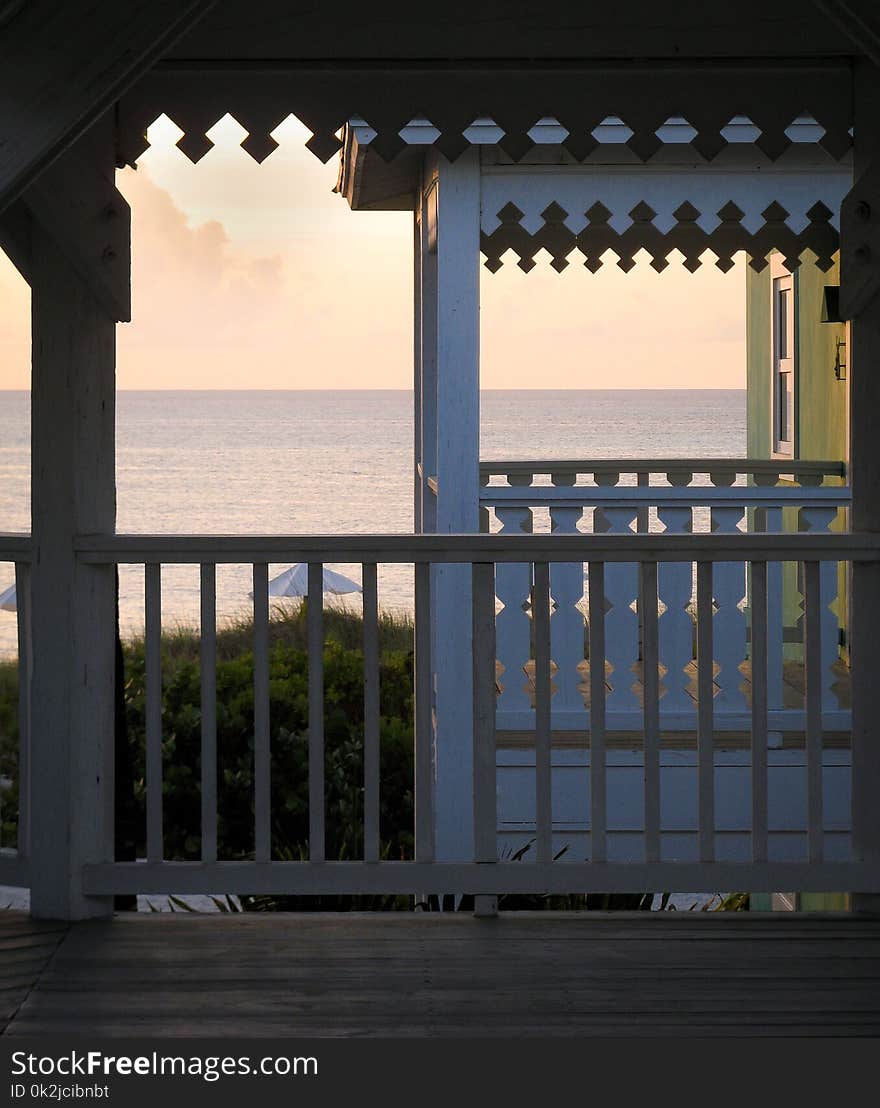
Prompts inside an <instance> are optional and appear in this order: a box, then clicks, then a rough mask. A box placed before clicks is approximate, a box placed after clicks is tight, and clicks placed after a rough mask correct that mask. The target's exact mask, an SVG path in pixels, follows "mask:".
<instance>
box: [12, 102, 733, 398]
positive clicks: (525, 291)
mask: <svg viewBox="0 0 880 1108" xmlns="http://www.w3.org/2000/svg"><path fill="white" fill-rule="evenodd" d="M179 135H180V132H179V130H178V129H177V128H176V127H175V125H174V124H173V123H171V122H170V121H169V120H167V119H164V118H163V119H162V120H160V121H159V122H158V123H156V124H155V125H154V126H153V127H152V128H151V129H150V138H151V140H152V143H153V145H152V146H151V148H150V149H149V150H148V151H147V152H146V153H145V154H144V156H143V157H142V158H141V160H140V163H139V168H138V170H137V172H134V171H132V170H130V169H129V170H124V171H122V172H121V173H120V174H119V176H118V182H119V187H120V189H121V190H122V192H123V193H124V194H125V196H126V197H127V198H128V200H129V202H130V203H131V205H132V209H133V247H132V253H133V301H134V321H133V322H132V323H131V324H127V325H124V326H121V327H120V328H119V330H118V341H119V363H118V383H119V387H120V388H122V389H169V388H177V389H215V388H222V389H238V388H241V389H315V388H323V389H328V388H329V389H332V388H339V389H352V388H401V389H406V388H410V387H411V381H412V216H411V215H410V213H408V212H352V211H350V210H349V208H348V206H347V205H346V203H345V202H344V201H343V200H342V199H341V198H340V197H339V196H336V195H334V193H333V191H332V189H333V185H334V183H335V180H336V170H337V166H336V161H335V159H334V160H333V161H331V162H330V163H329V164H328V165H321V163H320V162H319V161H318V160H317V159H316V158H314V157H313V156H312V155H311V154H310V153H309V151H308V150H306V149H305V147H304V145H303V144H304V140H305V139H306V138H307V137H308V132H307V131H306V130H305V128H304V127H302V126H301V125H300V124H299V123H298V122H297V121H296V120H294V119H293V118H292V117H291V118H290V119H288V120H287V121H286V122H285V123H284V124H282V125H281V126H280V127H279V128H278V129H277V130H276V132H275V137H276V139H277V140H278V142H279V143H280V145H279V148H278V149H277V150H276V151H275V152H274V153H273V154H272V155H271V156H270V157H269V158H268V159H267V160H266V162H264V164H263V165H257V163H256V162H254V161H253V160H252V159H251V158H250V157H249V156H248V155H247V154H246V153H245V152H244V151H243V150H242V149H241V148H240V147H239V145H238V144H239V142H240V141H241V139H242V138H243V137H244V135H245V132H244V131H243V130H242V129H241V128H240V127H239V126H238V124H237V123H235V122H234V121H233V120H231V119H230V118H229V117H227V118H226V119H225V120H223V121H221V122H220V123H219V124H217V126H216V127H214V128H213V130H212V131H211V132H209V135H210V137H211V138H212V139H213V141H214V142H215V144H216V145H215V147H214V148H213V149H212V150H211V151H210V152H209V153H208V154H207V155H206V156H205V157H204V158H203V159H202V161H201V162H199V163H198V165H193V164H192V163H191V162H190V161H189V160H188V159H187V158H186V157H185V156H184V155H183V154H182V153H181V152H180V151H179V150H177V149H176V148H175V146H174V142H175V141H176V139H177V138H178V137H179ZM744 283H745V278H744V272H743V265H742V263H738V264H737V265H736V267H735V268H734V269H733V270H732V271H731V272H730V273H729V274H727V275H724V274H721V273H720V272H719V271H718V270H717V269H716V268H715V267H714V266H713V265H712V264H711V262H709V264H706V265H704V266H703V268H702V269H701V270H700V271H699V272H698V273H696V274H690V273H688V272H687V271H686V270H684V269H683V268H682V266H681V265H680V264H679V263H678V262H676V261H675V260H674V259H673V261H672V264H671V265H670V266H669V268H668V269H667V270H666V271H665V272H664V273H662V274H657V273H655V272H654V271H653V270H652V269H651V268H650V266H649V265H648V264H647V261H642V262H641V263H640V264H639V265H637V267H636V268H635V269H634V270H633V271H632V272H630V273H629V274H624V273H623V272H622V271H621V270H620V269H619V268H618V267H617V266H616V265H615V264H614V262H613V259H611V260H610V261H609V262H608V263H607V264H606V265H605V266H604V267H603V268H602V269H601V270H600V271H599V273H597V274H591V273H589V272H588V271H587V270H586V269H585V268H584V267H583V266H582V265H580V264H579V263H578V260H577V257H575V258H573V259H572V264H571V265H570V266H569V268H568V269H567V270H566V271H565V272H564V273H563V274H562V275H560V274H557V273H555V272H554V271H553V270H552V269H551V268H550V267H549V265H548V264H547V263H546V260H543V261H542V260H540V259H539V264H538V266H537V267H536V268H535V269H534V270H533V271H532V272H531V273H529V274H528V275H526V274H524V273H522V272H521V271H520V270H519V269H518V268H517V266H516V265H515V263H514V262H513V261H510V262H508V264H506V265H505V266H504V267H503V268H502V269H501V270H500V272H498V273H497V274H494V275H493V274H490V273H488V272H487V271H485V270H484V271H483V280H482V330H483V344H482V385H483V387H484V388H489V389H493V388H494V389H498V388H676V387H681V388H713V387H718V388H742V387H744V384H745V354H744V335H745V308H744V305H745V292H744ZM28 295H29V294H28V289H27V287H26V285H25V283H24V282H23V281H22V280H21V278H20V277H19V276H18V274H17V273H16V271H15V270H14V269H13V267H12V265H11V263H9V262H8V261H7V260H6V259H5V257H4V256H3V255H2V254H0V388H5V389H23V388H28V387H29V381H30V321H29V310H28Z"/></svg>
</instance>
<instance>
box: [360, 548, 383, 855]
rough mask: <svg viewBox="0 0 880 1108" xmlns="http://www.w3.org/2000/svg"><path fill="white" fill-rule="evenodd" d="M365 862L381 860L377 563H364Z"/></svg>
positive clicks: (362, 573)
mask: <svg viewBox="0 0 880 1108" xmlns="http://www.w3.org/2000/svg"><path fill="white" fill-rule="evenodd" d="M361 579H362V581H363V598H364V607H363V613H364V861H365V862H378V861H379V597H378V583H377V567H376V563H375V562H364V564H363V566H362V572H361Z"/></svg>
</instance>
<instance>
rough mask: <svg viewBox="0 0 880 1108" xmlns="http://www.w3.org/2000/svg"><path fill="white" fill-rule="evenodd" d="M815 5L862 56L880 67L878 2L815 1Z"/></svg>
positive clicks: (860, 0)
mask: <svg viewBox="0 0 880 1108" xmlns="http://www.w3.org/2000/svg"><path fill="white" fill-rule="evenodd" d="M813 3H814V4H815V5H816V7H817V8H819V10H820V11H822V12H824V13H825V15H827V16H828V18H829V19H830V20H832V21H833V22H834V23H835V24H836V25H837V26H838V27H839V28H840V29H841V30H842V31H843V32H844V33H845V34H846V35H848V36H849V38H850V39H852V42H853V44H854V45H855V46H858V48H859V51H860V52H861V53H862V54H864V55H865V56H866V57H868V58H870V59H871V61H872V62H873V63H874V64H875V65H880V17H878V15H877V5H876V0H813ZM869 13H870V14H869Z"/></svg>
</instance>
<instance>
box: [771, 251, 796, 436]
mask: <svg viewBox="0 0 880 1108" xmlns="http://www.w3.org/2000/svg"><path fill="white" fill-rule="evenodd" d="M770 264H771V269H770V280H771V287H772V300H771V308H770V316H771V326H772V344H773V345H772V349H773V367H772V368H773V372H772V396H771V412H772V420H773V424H772V427H773V430H772V438H773V442H772V449H773V453H774V454H780V455H783V456H784V457H789V458H793V457H794V456H795V385H796V372H795V331H794V307H795V304H794V277H793V276H792V274H790V273H789V272H788V271H787V270H786V269H785V268H784V266H783V265H782V258H781V255H779V254H774V255H773V257H772V259H771V263H770Z"/></svg>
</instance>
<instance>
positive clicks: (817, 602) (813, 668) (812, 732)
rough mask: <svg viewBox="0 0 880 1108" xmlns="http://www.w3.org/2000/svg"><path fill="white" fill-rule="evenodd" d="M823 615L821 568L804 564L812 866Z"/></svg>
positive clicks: (817, 857) (817, 845) (817, 849)
mask: <svg viewBox="0 0 880 1108" xmlns="http://www.w3.org/2000/svg"><path fill="white" fill-rule="evenodd" d="M821 620H822V613H821V590H820V567H819V563H818V562H804V670H805V673H804V678H805V681H806V692H805V696H804V700H805V702H806V705H805V706H806V713H807V726H806V748H807V842H808V849H809V857H810V861H811V862H821V861H822V858H823V831H824V828H823V820H822V809H823V805H822V642H821V637H822V623H821Z"/></svg>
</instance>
